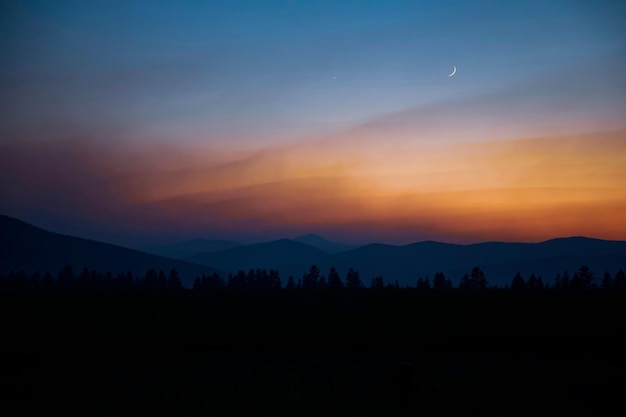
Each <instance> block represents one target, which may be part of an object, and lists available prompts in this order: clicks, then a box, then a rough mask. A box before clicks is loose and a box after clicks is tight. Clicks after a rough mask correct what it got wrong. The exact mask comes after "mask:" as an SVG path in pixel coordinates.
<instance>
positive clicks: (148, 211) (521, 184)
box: [5, 130, 626, 242]
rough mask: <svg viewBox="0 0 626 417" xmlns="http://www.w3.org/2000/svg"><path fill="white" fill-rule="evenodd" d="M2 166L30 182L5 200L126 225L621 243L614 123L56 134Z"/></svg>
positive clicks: (625, 219)
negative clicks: (510, 129)
mask: <svg viewBox="0 0 626 417" xmlns="http://www.w3.org/2000/svg"><path fill="white" fill-rule="evenodd" d="M81 144H82V145H81ZM38 146H41V145H38ZM35 149H38V150H39V151H38V152H36V151H35ZM37 155H39V156H40V157H41V158H44V159H43V160H38V159H37ZM55 155H56V156H55ZM68 159H69V160H68ZM44 160H45V161H46V163H45V164H44V163H43V162H44ZM133 161H134V162H133ZM5 163H7V164H9V165H10V164H11V163H15V165H16V167H15V169H12V170H11V173H12V174H13V175H14V176H15V178H18V179H19V180H20V181H22V183H24V179H25V178H28V179H29V182H30V183H24V184H23V187H21V188H20V190H17V191H15V190H14V191H13V193H14V195H13V198H14V199H20V200H21V201H24V202H26V204H29V205H36V204H38V203H39V204H42V205H45V204H47V205H53V206H54V204H57V209H58V211H62V210H67V209H68V206H70V207H72V209H71V212H72V214H73V215H74V216H76V218H81V217H82V218H85V219H89V218H92V219H95V220H96V221H97V222H101V223H104V224H106V223H107V222H108V223H111V224H116V225H126V226H129V228H130V229H133V230H143V231H146V230H154V229H155V228H159V227H161V228H164V229H166V230H167V229H171V230H173V229H179V230H213V231H215V230H217V231H223V232H226V231H229V230H230V231H233V230H234V231H240V232H241V231H246V230H249V231H252V232H259V233H261V232H264V231H274V232H277V231H278V232H279V231H281V230H284V231H294V232H295V231H302V232H304V231H311V232H320V231H324V232H326V234H329V233H330V234H331V235H336V236H346V237H350V236H352V237H354V238H359V237H362V238H364V239H365V238H374V237H379V239H380V240H386V241H396V242H404V241H415V240H420V238H434V239H437V240H443V241H455V242H470V241H482V240H507V241H511V240H521V241H538V240H543V239H549V238H553V237H558V236H572V235H585V236H592V237H597V238H606V239H626V131H625V130H621V131H613V132H598V133H592V134H585V135H575V136H561V137H552V138H531V139H519V140H508V141H487V142H474V143H462V144H453V143H452V144H442V145H440V146H437V145H436V144H432V143H430V144H425V143H423V144H421V145H420V144H416V143H412V144H411V143H407V142H395V143H392V142H390V141H385V139H384V137H382V136H381V137H380V138H378V139H375V138H370V140H368V141H364V142H363V146H354V144H353V143H352V140H351V139H350V138H345V140H342V138H340V137H334V140H333V141H329V140H312V141H309V142H307V143H305V144H302V143H299V144H298V145H297V146H295V145H293V146H292V145H276V146H274V147H269V148H266V149H263V150H257V151H248V152H243V151H241V152H234V151H229V152H224V151H222V152H217V151H215V150H211V149H210V148H196V149H194V151H193V152H192V151H191V150H190V149H189V148H180V149H178V148H175V147H164V148H155V147H151V148H146V147H141V146H137V147H130V146H125V145H123V144H119V146H118V147H116V146H109V147H96V146H94V145H93V144H90V145H85V144H84V143H82V142H81V143H71V142H67V143H65V144H60V143H57V144H55V145H54V146H52V145H50V148H43V149H42V148H40V147H37V148H32V149H31V150H30V151H28V150H27V149H26V148H20V149H18V150H16V151H15V152H14V154H13V157H12V158H11V160H7V161H5ZM53 166H60V167H59V168H56V169H52V168H51V167H53ZM51 169H52V170H51ZM9 177H10V175H9ZM9 177H7V178H5V179H7V180H10V178H9ZM44 189H45V190H46V192H45V193H43V192H42V190H44ZM50 195H57V196H58V197H59V198H58V201H52V202H50V199H49V196H50ZM18 197H19V198H18Z"/></svg>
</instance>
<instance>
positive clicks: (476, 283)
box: [459, 266, 487, 290]
mask: <svg viewBox="0 0 626 417" xmlns="http://www.w3.org/2000/svg"><path fill="white" fill-rule="evenodd" d="M459 288H461V289H466V290H477V289H485V288H487V279H486V278H485V273H484V272H483V271H482V270H481V269H480V268H479V267H477V266H475V267H474V268H472V273H471V275H468V274H465V275H463V278H462V279H461V283H460V284H459Z"/></svg>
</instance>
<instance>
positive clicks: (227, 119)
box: [0, 0, 626, 231]
mask: <svg viewBox="0 0 626 417" xmlns="http://www.w3.org/2000/svg"><path fill="white" fill-rule="evenodd" d="M0 8H1V9H0V16H1V17H0V19H1V20H0V22H1V24H0V52H1V53H0V94H1V96H2V100H1V101H0V110H1V112H0V114H1V115H0V144H11V146H18V145H16V144H23V143H35V144H36V143H38V142H41V143H43V142H54V141H63V140H77V141H79V142H81V143H83V144H110V145H111V146H113V145H115V146H126V145H128V146H137V147H139V148H142V147H143V148H142V149H146V152H148V150H147V148H149V147H151V146H154V147H169V148H176V149H178V151H180V152H189V153H192V154H194V153H195V154H198V153H200V152H206V149H210V150H211V151H210V152H211V154H212V155H217V154H220V155H221V153H223V152H227V151H228V152H239V153H244V154H245V153H246V152H250V151H253V150H257V151H262V150H264V149H267V148H271V147H272V146H296V147H298V146H299V145H300V144H302V146H306V144H307V143H310V142H311V141H316V140H322V141H323V140H328V138H333V137H345V136H346V135H347V136H350V135H352V134H353V133H351V132H355V131H356V132H362V131H363V129H370V130H371V129H372V127H373V126H376V129H378V130H380V129H381V126H382V127H384V128H385V129H388V130H386V131H385V134H384V135H383V136H381V137H380V138H378V137H377V139H372V140H377V141H381V140H382V141H389V142H390V143H394V144H398V143H403V144H404V145H405V147H406V146H410V143H407V142H409V141H414V142H415V143H422V142H424V141H429V140H432V139H433V138H435V139H437V140H438V141H442V143H443V142H446V143H447V142H455V143H458V142H464V141H466V142H471V141H478V140H481V139H483V140H513V139H520V138H524V137H539V136H554V135H563V134H578V133H588V132H593V131H602V130H615V129H622V128H625V127H626V126H625V123H624V122H623V121H622V119H626V118H625V117H623V116H624V115H625V114H626V99H625V97H624V91H626V78H625V75H624V68H625V67H626V29H624V28H626V4H625V3H624V2H618V1H573V0H570V1H523V2H513V1H298V0H291V1H287V0H285V1H171V2H165V1H154V0H153V1H125V2H122V1H119V2H111V1H54V2H50V1H20V2H18V1H5V2H2V5H1V6H0ZM453 66H456V67H457V74H456V75H455V76H454V77H453V78H449V77H448V74H449V73H450V72H451V71H452V68H453ZM368 134H370V136H371V132H370V133H368ZM119 143H123V144H126V145H119ZM342 149H344V148H342ZM342 152H343V151H342ZM398 152H401V151H398ZM207 158H208V156H207ZM285 158H287V159H289V157H285ZM231 159H232V156H231ZM86 165H89V164H86ZM16 181H17V182H18V183H19V182H20V178H16ZM26 183H27V181H26V179H24V184H26ZM29 184H30V183H29ZM30 186H31V187H33V190H34V189H36V188H37V187H35V186H34V185H33V184H31V185H30ZM16 187H20V185H19V184H17V185H16ZM39 187H40V188H45V187H46V185H45V184H40V185H39ZM122 188H124V187H122ZM33 192H34V191H33ZM18 206H19V207H25V206H28V204H26V203H23V202H20V201H13V202H11V203H10V204H7V205H5V206H0V209H1V208H3V207H4V209H5V211H6V210H8V211H11V210H14V211H13V212H14V213H16V214H19V212H17V209H16V208H15V207H18ZM11 207H13V208H12V209H11ZM30 210H31V212H36V211H37V210H36V209H35V208H33V207H31V208H30ZM40 217H41V216H40ZM52 217H54V216H52ZM41 218H43V217H41ZM33 219H35V220H36V219H37V216H35V215H33ZM311 231H313V230H311Z"/></svg>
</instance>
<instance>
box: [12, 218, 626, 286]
mask: <svg viewBox="0 0 626 417" xmlns="http://www.w3.org/2000/svg"><path fill="white" fill-rule="evenodd" d="M155 248H156V247H155ZM155 248H153V250H155ZM0 249H1V251H0V271H8V270H9V269H13V270H19V269H23V270H24V271H25V272H28V271H34V270H39V271H44V270H48V271H51V272H54V271H58V270H60V269H61V268H63V267H64V266H65V265H67V264H71V265H73V266H74V267H75V268H82V267H89V268H93V269H97V270H101V271H109V270H110V271H112V272H126V271H131V272H133V273H142V274H143V273H145V271H146V270H147V269H149V268H156V269H164V270H168V269H170V268H177V269H178V270H179V273H180V274H181V278H182V279H183V284H184V285H185V286H190V285H191V283H192V282H193V278H195V276H197V275H198V274H202V273H212V272H214V271H218V272H219V271H222V272H221V274H222V275H225V274H227V273H230V272H233V273H234V272H237V271H238V270H240V269H242V270H244V271H247V270H249V269H257V268H265V269H277V270H278V271H279V272H280V275H281V277H282V279H283V283H285V282H286V280H287V278H288V277H289V276H290V275H291V276H294V278H296V280H297V279H298V278H300V277H301V276H302V275H303V274H304V273H305V272H306V271H307V270H308V269H309V268H310V267H311V265H317V266H318V267H319V268H320V269H321V271H322V274H324V275H326V274H327V273H328V270H329V269H330V268H331V267H334V268H336V269H337V271H338V272H339V274H340V275H341V276H342V277H343V278H345V275H346V273H347V271H348V269H349V268H354V269H356V270H357V271H359V273H360V276H361V279H362V281H363V282H364V283H365V284H366V285H369V282H370V280H371V279H372V278H373V277H375V276H382V277H383V278H384V279H385V282H387V283H389V282H395V281H396V280H397V281H398V283H399V284H400V285H401V286H406V285H411V286H414V285H415V283H416V281H417V279H418V277H430V278H432V277H433V276H434V274H435V273H436V272H443V273H444V274H445V275H446V277H447V278H449V279H450V280H451V281H452V282H453V284H454V285H457V284H458V283H459V281H460V279H461V277H462V276H463V274H465V273H469V272H470V271H471V269H472V268H473V267H474V266H479V267H480V268H481V269H482V270H483V271H484V272H485V275H486V277H487V280H488V281H489V284H491V285H494V284H495V285H505V284H509V283H510V282H511V280H512V278H513V277H514V276H515V274H516V273H517V272H520V273H521V274H522V275H523V276H524V277H525V278H528V277H529V276H530V274H531V273H534V274H535V275H537V276H542V277H543V279H544V281H545V282H552V281H553V280H554V277H555V276H556V274H559V273H561V274H562V273H563V272H564V271H566V270H567V271H569V273H570V274H573V273H574V272H575V271H576V270H577V269H578V268H579V267H580V266H582V265H587V266H589V267H590V268H591V270H592V271H593V272H595V274H596V277H597V280H598V281H599V280H600V279H601V277H602V275H603V274H604V272H605V271H609V272H610V273H611V274H615V272H616V271H617V270H618V269H619V268H622V269H625V268H626V241H609V240H600V239H591V238H586V237H568V238H558V239H552V240H548V241H545V242H540V243H507V242H486V243H477V244H469V245H459V244H450V243H440V242H432V241H426V242H418V243H413V244H409V245H402V246H396V245H387V244H380V243H373V244H369V245H365V246H361V247H353V246H350V245H345V244H341V243H338V242H330V241H327V240H325V239H323V238H322V237H320V236H317V235H306V236H301V237H299V238H295V239H279V240H275V241H271V242H263V243H255V244H250V245H242V244H238V243H236V242H231V241H208V240H201V239H197V240H193V241H188V242H182V243H180V244H176V245H170V246H168V247H164V246H162V247H159V248H156V250H159V251H161V253H162V254H166V253H169V254H170V256H172V257H181V258H183V259H171V258H166V257H163V256H158V255H153V254H148V253H145V252H142V251H137V250H133V249H127V248H124V247H120V246H115V245H109V244H106V243H101V242H96V241H93V240H88V239H82V238H77V237H71V236H65V235H61V234H57V233H52V232H48V231H45V230H43V229H40V228H37V227H35V226H32V225H29V224H27V223H24V222H22V221H20V220H17V219H14V218H10V217H7V216H0ZM224 278H226V276H224Z"/></svg>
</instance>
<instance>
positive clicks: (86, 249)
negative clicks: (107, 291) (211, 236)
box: [0, 215, 216, 287]
mask: <svg viewBox="0 0 626 417" xmlns="http://www.w3.org/2000/svg"><path fill="white" fill-rule="evenodd" d="M66 265H71V266H72V267H73V268H74V271H77V272H80V271H81V270H82V269H83V268H85V267H87V268H89V269H95V270H97V271H101V272H107V271H111V272H112V273H114V274H117V273H126V272H128V271H130V272H132V273H133V274H142V275H143V274H145V272H146V271H147V270H148V269H150V268H154V269H157V270H159V269H162V270H164V271H165V272H166V273H168V272H169V271H170V269H172V268H176V269H177V270H178V272H179V274H180V278H181V280H182V283H183V285H184V286H185V287H191V285H193V280H194V278H195V277H196V276H197V275H199V274H202V273H207V274H208V273H213V272H214V271H216V270H215V269H214V268H211V267H207V266H203V265H198V264H192V263H189V262H185V261H181V260H174V259H169V258H165V257H162V256H157V255H151V254H148V253H144V252H140V251H137V250H134V249H127V248H124V247H121V246H115V245H110V244H107V243H102V242H97V241H94V240H88V239H82V238H78V237H73V236H66V235H61V234H58V233H53V232H48V231H46V230H43V229H40V228H38V227H35V226H33V225H30V224H28V223H25V222H22V221H20V220H17V219H14V218H11V217H8V216H3V215H0V271H3V272H6V271H9V270H14V271H18V270H23V271H24V272H26V273H32V272H35V271H40V272H44V271H48V272H51V273H52V274H56V273H58V272H59V271H60V270H61V269H62V268H64V267H65V266H66Z"/></svg>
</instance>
